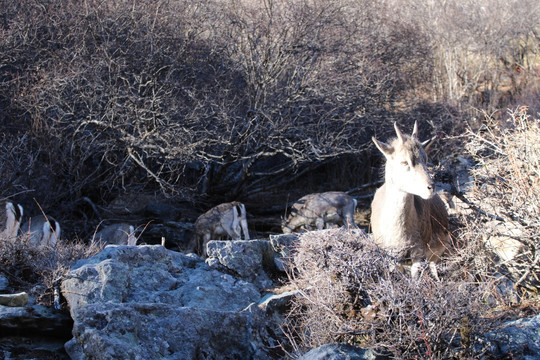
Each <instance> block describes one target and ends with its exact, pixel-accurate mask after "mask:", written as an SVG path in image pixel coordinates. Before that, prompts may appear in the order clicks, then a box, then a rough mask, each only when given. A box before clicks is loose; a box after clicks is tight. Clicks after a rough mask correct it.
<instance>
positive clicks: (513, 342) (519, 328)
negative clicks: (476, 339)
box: [476, 315, 540, 360]
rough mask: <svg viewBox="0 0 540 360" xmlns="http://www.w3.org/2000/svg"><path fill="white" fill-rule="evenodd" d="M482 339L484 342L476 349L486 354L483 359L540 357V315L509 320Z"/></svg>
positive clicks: (530, 358)
mask: <svg viewBox="0 0 540 360" xmlns="http://www.w3.org/2000/svg"><path fill="white" fill-rule="evenodd" d="M482 340H483V343H484V344H483V345H479V346H478V348H477V349H476V350H477V353H482V354H484V356H483V357H482V358H483V359H502V358H507V357H508V358H512V359H524V360H533V359H539V358H540V315H536V316H534V317H532V318H530V319H519V320H515V321H510V322H507V323H505V324H504V325H503V326H502V327H501V328H499V329H497V330H495V331H493V332H491V333H488V334H486V335H485V336H484V337H483V339H482ZM481 347H483V349H481Z"/></svg>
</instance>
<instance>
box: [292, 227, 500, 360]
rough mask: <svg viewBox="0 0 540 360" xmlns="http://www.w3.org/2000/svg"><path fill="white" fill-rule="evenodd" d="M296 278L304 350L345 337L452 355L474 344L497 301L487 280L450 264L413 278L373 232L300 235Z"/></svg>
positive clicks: (392, 351)
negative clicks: (439, 277) (439, 272)
mask: <svg viewBox="0 0 540 360" xmlns="http://www.w3.org/2000/svg"><path fill="white" fill-rule="evenodd" d="M297 251H298V252H297V254H296V255H295V257H294V259H293V263H294V267H295V269H296V270H295V272H294V274H292V275H291V282H292V283H293V284H294V285H295V286H296V288H297V289H300V290H301V291H302V294H303V296H302V297H299V298H298V299H297V300H296V301H295V304H294V307H293V309H292V310H291V313H290V316H289V323H288V326H289V327H288V332H289V334H290V338H291V339H293V338H294V339H296V346H297V348H298V349H299V350H303V349H304V348H312V347H316V346H320V345H322V344H325V343H329V342H334V341H339V342H347V343H351V344H354V345H359V346H362V347H369V348H373V349H376V350H378V351H382V352H386V353H388V354H389V355H392V356H397V357H399V358H413V357H416V356H418V357H430V358H434V359H436V358H448V357H452V356H461V355H464V354H467V352H468V351H470V349H471V346H472V344H474V342H475V335H476V334H478V333H480V332H482V331H483V330H485V329H486V326H487V325H488V324H489V322H488V321H486V319H485V318H484V315H485V314H486V313H487V310H488V308H489V306H490V305H491V304H492V303H493V302H494V301H495V298H494V297H493V296H492V293H493V287H492V286H491V284H489V283H481V282H477V281H474V280H472V281H468V280H467V279H465V278H464V277H463V274H462V273H459V272H454V273H450V272H448V271H446V272H445V274H444V275H443V276H445V280H444V281H442V282H436V281H434V280H433V279H431V278H430V277H429V275H428V272H425V273H424V274H423V277H422V279H421V281H411V280H410V277H409V275H408V274H402V273H400V272H399V271H397V267H396V266H395V264H396V263H395V261H394V259H392V258H391V257H390V256H389V255H388V254H386V253H385V252H384V251H382V250H381V249H379V248H378V247H377V246H376V245H374V244H373V242H372V240H371V238H370V237H368V236H366V235H362V234H360V233H349V232H347V231H345V230H341V229H338V230H327V231H323V232H311V233H307V234H305V235H303V236H302V237H301V240H300V243H299V246H298V249H297Z"/></svg>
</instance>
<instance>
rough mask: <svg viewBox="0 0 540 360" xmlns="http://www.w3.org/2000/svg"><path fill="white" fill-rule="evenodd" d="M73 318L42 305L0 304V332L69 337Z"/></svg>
mask: <svg viewBox="0 0 540 360" xmlns="http://www.w3.org/2000/svg"><path fill="white" fill-rule="evenodd" d="M72 325H73V320H72V319H71V317H70V316H69V314H67V313H66V312H62V311H57V310H55V309H52V308H49V307H46V306H43V305H32V306H26V307H7V306H0V333H2V334H10V335H13V336H14V335H25V336H30V335H34V336H35V335H40V336H54V337H65V338H67V337H69V333H70V331H71V327H72Z"/></svg>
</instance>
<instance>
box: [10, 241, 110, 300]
mask: <svg viewBox="0 0 540 360" xmlns="http://www.w3.org/2000/svg"><path fill="white" fill-rule="evenodd" d="M12 240H13V239H0V274H2V275H3V276H5V277H6V278H7V279H8V280H9V284H10V287H11V288H12V289H13V291H26V292H28V294H29V295H30V296H32V297H34V298H35V299H36V302H37V303H38V304H42V305H47V306H51V305H52V304H53V291H54V283H55V281H56V280H58V279H60V278H62V276H63V275H65V274H66V273H67V272H68V271H69V269H70V267H71V264H72V263H73V262H74V261H76V260H79V259H84V258H89V257H91V256H93V255H95V254H97V253H98V252H99V251H101V249H102V247H99V246H96V245H90V246H88V245H85V244H83V243H82V242H80V241H78V242H73V243H63V242H60V243H58V244H57V246H55V247H44V248H33V247H30V246H28V240H29V239H28V236H27V235H21V236H18V237H17V238H16V241H12Z"/></svg>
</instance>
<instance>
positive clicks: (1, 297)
mask: <svg viewBox="0 0 540 360" xmlns="http://www.w3.org/2000/svg"><path fill="white" fill-rule="evenodd" d="M26 304H28V294H27V293H25V292H21V293H17V294H0V305H4V306H13V307H20V306H25V305H26Z"/></svg>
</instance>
